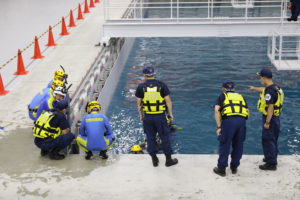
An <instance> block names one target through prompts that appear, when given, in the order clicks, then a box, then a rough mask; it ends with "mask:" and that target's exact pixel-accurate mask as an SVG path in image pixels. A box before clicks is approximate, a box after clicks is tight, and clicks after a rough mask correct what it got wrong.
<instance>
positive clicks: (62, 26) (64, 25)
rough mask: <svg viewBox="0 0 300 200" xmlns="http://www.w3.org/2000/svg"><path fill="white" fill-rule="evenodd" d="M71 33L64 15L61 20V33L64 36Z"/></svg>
mask: <svg viewBox="0 0 300 200" xmlns="http://www.w3.org/2000/svg"><path fill="white" fill-rule="evenodd" d="M69 34H70V33H69V32H68V30H67V26H66V22H65V18H64V17H62V20H61V33H60V35H62V36H64V35H69Z"/></svg>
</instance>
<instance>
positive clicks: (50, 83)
mask: <svg viewBox="0 0 300 200" xmlns="http://www.w3.org/2000/svg"><path fill="white" fill-rule="evenodd" d="M52 83H53V80H51V81H50V82H49V83H48V85H47V88H51V87H52Z"/></svg>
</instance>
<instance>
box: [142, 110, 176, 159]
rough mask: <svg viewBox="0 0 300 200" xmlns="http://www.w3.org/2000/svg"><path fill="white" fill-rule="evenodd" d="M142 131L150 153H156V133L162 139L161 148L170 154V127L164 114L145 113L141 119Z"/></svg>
mask: <svg viewBox="0 0 300 200" xmlns="http://www.w3.org/2000/svg"><path fill="white" fill-rule="evenodd" d="M143 127H144V132H145V134H146V137H147V150H148V153H149V154H150V155H154V154H157V153H158V149H157V144H156V135H157V133H158V136H159V137H160V139H161V141H162V150H163V152H164V153H165V154H167V155H171V154H172V148H171V141H170V128H169V127H168V123H167V120H166V115H165V114H145V116H144V120H143Z"/></svg>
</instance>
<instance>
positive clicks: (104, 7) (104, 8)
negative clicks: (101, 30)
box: [103, 1, 107, 21]
mask: <svg viewBox="0 0 300 200" xmlns="http://www.w3.org/2000/svg"><path fill="white" fill-rule="evenodd" d="M103 13H104V21H106V19H107V17H106V1H104V5H103Z"/></svg>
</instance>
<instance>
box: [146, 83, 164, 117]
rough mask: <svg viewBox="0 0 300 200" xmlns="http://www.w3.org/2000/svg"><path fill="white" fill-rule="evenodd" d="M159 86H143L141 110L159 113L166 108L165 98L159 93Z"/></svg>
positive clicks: (147, 112) (148, 112)
mask: <svg viewBox="0 0 300 200" xmlns="http://www.w3.org/2000/svg"><path fill="white" fill-rule="evenodd" d="M160 90H161V88H160V87H158V86H155V87H145V88H144V98H143V100H142V106H143V111H144V112H145V113H146V114H161V113H164V112H165V110H166V102H165V99H164V98H163V97H162V96H161V94H160Z"/></svg>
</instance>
